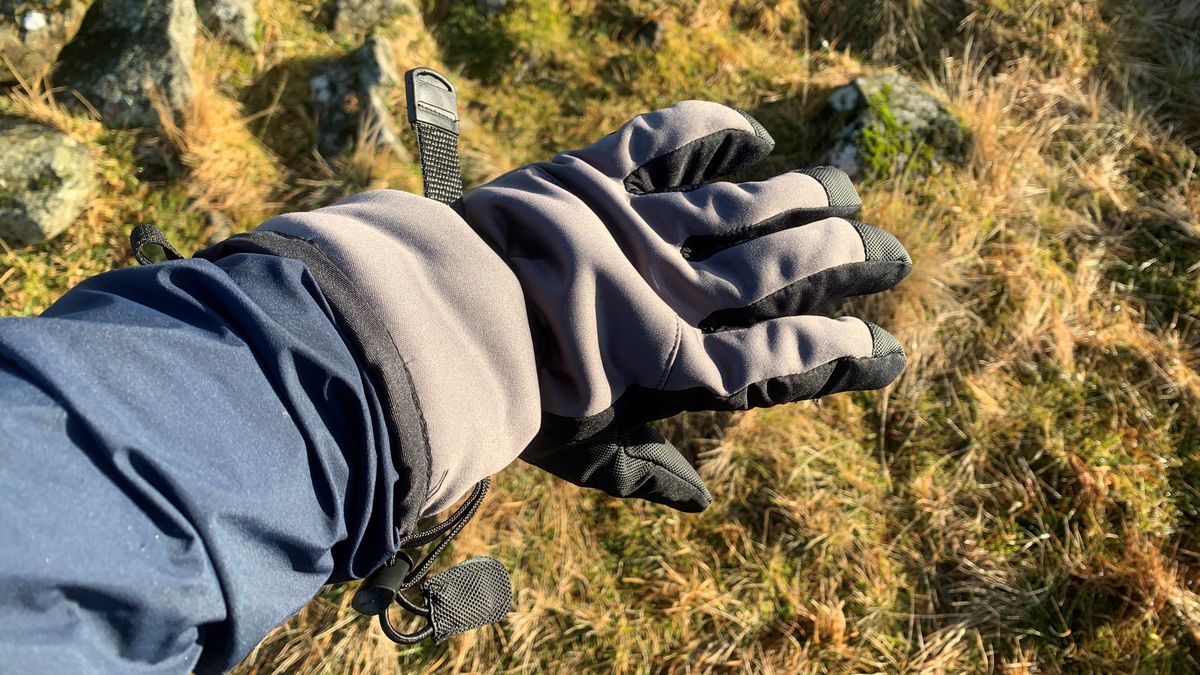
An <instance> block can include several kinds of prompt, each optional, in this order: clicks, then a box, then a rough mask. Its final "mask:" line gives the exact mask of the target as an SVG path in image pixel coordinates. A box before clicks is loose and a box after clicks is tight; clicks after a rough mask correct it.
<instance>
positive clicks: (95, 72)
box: [53, 0, 196, 127]
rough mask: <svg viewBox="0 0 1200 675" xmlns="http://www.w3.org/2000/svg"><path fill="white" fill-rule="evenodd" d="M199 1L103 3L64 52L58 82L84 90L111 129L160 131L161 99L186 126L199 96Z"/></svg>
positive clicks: (68, 89)
mask: <svg viewBox="0 0 1200 675" xmlns="http://www.w3.org/2000/svg"><path fill="white" fill-rule="evenodd" d="M195 49H196V8H195V5H194V3H193V0H97V2H96V3H95V4H94V5H92V8H91V9H90V10H88V13H87V16H86V17H84V19H83V26H82V27H81V28H80V29H79V34H78V35H77V36H76V37H75V39H74V40H72V41H71V42H70V44H68V45H67V46H66V47H64V48H63V51H62V54H61V55H60V56H59V62H58V66H57V67H56V68H55V70H54V75H53V79H54V84H55V86H57V87H62V88H64V89H65V91H64V92H63V93H62V94H61V95H60V96H61V98H62V100H63V101H64V102H65V103H67V104H70V105H73V104H75V103H76V98H75V96H74V95H72V91H74V92H77V93H78V94H79V95H80V96H82V97H83V98H84V99H85V100H87V101H88V103H90V104H91V105H92V106H93V107H94V108H95V109H96V110H97V111H98V112H99V113H100V117H101V119H102V120H103V121H104V123H105V124H107V125H109V126H111V127H157V126H159V123H160V122H159V115H158V112H157V111H156V110H155V108H154V105H153V100H154V97H155V96H157V97H159V98H160V99H161V101H162V102H163V103H164V104H165V105H166V109H167V111H168V112H170V114H172V115H173V116H174V117H175V121H176V122H177V123H180V122H182V118H183V113H184V111H185V110H186V109H187V106H188V103H189V102H190V100H191V96H192V55H193V54H194V53H195Z"/></svg>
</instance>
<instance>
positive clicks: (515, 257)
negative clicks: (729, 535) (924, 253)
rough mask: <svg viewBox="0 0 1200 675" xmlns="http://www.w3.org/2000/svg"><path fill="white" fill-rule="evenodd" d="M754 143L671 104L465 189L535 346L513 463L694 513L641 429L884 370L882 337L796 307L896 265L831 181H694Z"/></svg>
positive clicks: (741, 160) (685, 474)
mask: <svg viewBox="0 0 1200 675" xmlns="http://www.w3.org/2000/svg"><path fill="white" fill-rule="evenodd" d="M773 146H774V142H773V141H772V139H771V137H770V136H769V135H768V134H767V132H766V131H765V130H764V129H763V128H762V126H761V125H759V124H758V123H757V122H756V121H755V120H753V119H752V118H750V117H749V116H748V115H746V114H744V113H741V112H739V111H735V110H732V109H730V108H727V107H725V106H722V105H718V104H715V103H706V102H699V101H688V102H684V103H680V104H678V105H675V106H673V107H671V108H668V109H665V110H660V111H657V112H653V113H649V114H646V115H642V116H640V117H637V118H635V119H633V120H632V121H630V122H628V123H627V124H625V125H624V126H623V127H621V128H620V129H619V130H617V131H616V132H615V133H613V134H610V135H608V136H606V137H605V138H603V139H602V140H600V141H599V142H597V143H595V144H594V145H591V146H588V147H586V148H583V149H582V150H576V151H570V152H564V153H561V154H559V155H558V156H557V157H555V158H554V159H553V160H551V161H549V162H544V163H540V164H533V165H530V166H526V167H523V168H520V169H517V170H516V171H513V172H510V173H508V174H506V175H504V176H501V177H500V178H498V179H496V180H494V181H492V182H491V183H488V184H486V185H484V186H483V187H480V188H478V189H476V190H473V191H471V192H469V193H467V195H466V196H465V197H464V199H463V204H462V212H463V215H464V217H465V218H466V220H467V221H468V222H469V223H470V224H471V226H472V227H474V228H475V229H476V230H477V231H478V232H479V233H480V234H481V235H483V236H484V237H485V238H486V239H487V240H488V241H489V242H491V243H492V245H493V246H494V247H495V248H496V250H497V251H498V252H499V254H500V255H501V256H502V257H503V258H504V260H505V261H507V263H508V264H509V265H510V266H511V268H512V270H513V272H514V273H515V274H516V276H517V278H518V279H519V280H520V283H521V287H522V289H523V290H524V293H525V297H526V299H527V301H528V303H529V306H530V310H531V316H532V320H533V322H534V336H535V338H537V339H538V342H539V347H538V359H537V360H538V382H539V387H540V392H541V409H542V416H543V422H542V427H541V431H540V433H539V435H538V438H537V440H536V441H535V442H534V443H533V444H532V445H531V446H530V447H529V448H528V449H526V450H525V452H524V453H523V454H522V455H521V456H522V458H524V459H525V460H527V461H529V462H531V463H533V464H535V465H537V466H539V467H541V468H543V469H545V470H547V471H549V472H551V473H553V474H555V475H557V476H559V477H561V478H564V479H566V480H568V481H571V482H572V483H575V484H577V485H582V486H586V487H593V488H599V489H601V490H604V491H605V492H608V493H609V494H612V495H616V496H622V497H625V496H634V497H640V498H643V499H648V500H650V501H654V502H659V503H663V504H667V505H670V506H673V507H675V508H678V509H681V510H685V511H698V510H701V509H703V508H704V507H705V506H707V505H708V503H709V501H710V500H711V497H710V496H709V493H708V490H707V489H706V488H705V486H704V484H703V482H702V481H701V480H700V477H699V476H698V475H697V474H696V472H695V471H694V470H693V469H692V467H691V466H690V465H689V464H688V463H687V461H686V460H685V459H684V458H683V457H682V456H681V455H680V454H679V452H678V451H677V450H676V449H675V448H674V447H672V446H671V445H670V444H668V443H667V442H666V441H665V440H664V439H663V438H662V437H661V436H660V435H659V434H657V433H656V432H654V431H653V430H652V429H650V428H649V427H647V426H645V425H644V423H645V422H647V421H649V420H655V419H661V418H665V417H668V416H671V415H674V414H676V413H678V412H681V411H687V410H691V411H695V410H737V409H745V408H751V407H763V406H770V405H775V404H779V403H787V402H789V401H797V400H801V399H811V398H817V397H819V396H824V395H826V394H831V393H834V392H840V391H847V390H857V389H876V388H880V387H883V386H886V385H887V384H888V383H890V382H891V381H892V380H894V379H895V378H896V376H897V375H898V374H899V373H900V370H901V369H902V368H903V366H904V362H905V356H904V351H903V349H902V348H901V346H900V344H899V342H897V341H896V339H895V338H894V337H892V336H891V335H890V334H889V333H887V332H885V331H884V330H883V329H881V328H879V327H878V326H875V325H873V324H870V323H867V322H864V321H861V320H859V319H855V318H842V319H829V318H824V317H820V316H810V315H806V312H810V311H812V310H814V309H816V308H818V307H820V306H821V305H823V304H824V303H826V302H827V301H830V300H835V299H838V298H845V297H849V296H854V295H860V294H865V293H875V292H878V291H883V290H886V289H888V288H891V287H892V286H893V285H895V284H896V283H897V282H898V281H900V279H902V278H903V277H904V276H905V275H907V274H908V272H909V270H910V269H911V265H912V263H911V260H910V259H909V257H908V254H907V253H906V252H905V250H904V247H903V246H901V244H900V242H898V241H897V240H896V239H895V238H894V237H893V236H891V235H889V234H887V233H886V232H883V231H882V230H879V229H877V228H875V227H872V226H870V225H865V224H862V223H859V222H855V221H852V220H848V218H849V217H850V216H851V215H853V214H854V213H855V212H857V211H858V209H859V207H860V205H861V204H860V202H859V199H858V196H857V194H856V193H855V191H854V188H853V187H852V185H851V184H850V181H849V179H848V178H847V177H846V175H845V174H843V173H842V172H841V171H838V170H837V169H832V168H827V167H823V168H818V169H812V170H807V171H796V172H792V173H786V174H783V175H781V176H777V177H775V178H772V179H770V180H767V181H763V182H756V183H741V184H736V183H729V182H710V181H712V180H714V179H715V178H717V177H719V176H722V175H725V174H729V173H731V172H734V171H737V170H739V169H742V168H744V167H746V166H748V165H750V164H752V163H754V162H757V161H758V160H760V159H762V158H763V157H765V156H766V155H767V154H768V153H769V152H770V151H771V149H772V148H773Z"/></svg>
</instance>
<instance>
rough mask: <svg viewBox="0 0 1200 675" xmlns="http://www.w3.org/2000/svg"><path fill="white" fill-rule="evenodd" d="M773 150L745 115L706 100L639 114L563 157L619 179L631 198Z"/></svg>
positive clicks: (679, 186) (689, 182) (693, 182)
mask: <svg viewBox="0 0 1200 675" xmlns="http://www.w3.org/2000/svg"><path fill="white" fill-rule="evenodd" d="M774 148H775V141H774V139H772V138H771V135H770V134H769V133H767V130H766V129H764V128H763V126H762V125H761V124H759V123H758V121H757V120H755V119H754V118H753V117H751V116H750V115H749V114H747V113H745V112H742V111H740V110H735V109H733V108H730V107H727V106H724V105H721V104H719V103H712V102H710V101H683V102H681V103H677V104H675V105H673V106H671V107H670V108H664V109H662V110H656V111H654V112H652V113H647V114H644V115H639V116H638V117H635V118H633V119H632V120H630V121H629V122H626V123H625V124H624V125H623V126H622V127H621V128H620V129H618V130H617V131H616V132H614V133H612V134H610V135H608V136H606V137H605V138H603V139H601V140H600V141H598V142H596V143H594V144H592V145H590V146H588V147H586V148H583V149H581V150H576V151H573V152H569V153H566V154H567V155H568V156H574V157H577V158H579V159H581V160H583V161H585V162H587V163H588V164H591V165H592V166H595V167H596V168H598V169H600V170H601V171H603V172H604V173H606V174H607V175H609V176H611V177H613V178H616V179H619V180H621V181H622V183H623V185H624V188H625V190H627V191H628V192H630V193H631V194H649V193H654V192H661V191H680V190H688V189H691V188H695V187H699V186H701V185H703V184H705V183H707V182H709V181H711V180H713V179H716V178H718V177H720V176H724V175H727V174H730V173H733V172H735V171H738V170H739V169H743V168H745V167H747V166H750V165H751V164H754V163H755V162H757V161H759V160H761V159H763V158H764V157H766V156H767V155H768V154H769V153H770V152H771V150H773V149H774Z"/></svg>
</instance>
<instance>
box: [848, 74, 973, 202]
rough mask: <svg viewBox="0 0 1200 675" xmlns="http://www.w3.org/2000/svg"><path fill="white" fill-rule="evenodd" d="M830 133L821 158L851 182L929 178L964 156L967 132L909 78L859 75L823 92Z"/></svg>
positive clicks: (967, 141) (962, 159) (967, 146)
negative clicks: (831, 127) (901, 175)
mask: <svg viewBox="0 0 1200 675" xmlns="http://www.w3.org/2000/svg"><path fill="white" fill-rule="evenodd" d="M827 107H828V111H827V112H828V113H829V115H830V116H831V117H832V118H833V119H835V120H836V123H835V126H836V127H837V129H838V130H837V132H836V136H835V138H834V140H833V145H832V147H831V148H830V149H829V150H828V152H827V153H826V156H825V161H826V162H828V163H830V164H833V165H834V166H837V167H839V168H841V169H842V170H843V171H845V172H846V173H847V174H849V175H850V177H851V178H854V179H856V180H858V179H866V180H877V179H881V178H885V177H887V176H889V175H893V174H895V173H905V174H907V175H909V176H929V175H935V174H938V173H940V172H941V171H942V170H943V168H944V167H945V165H946V164H958V163H961V162H963V161H964V160H965V159H966V154H967V151H968V149H969V148H970V132H969V131H968V130H967V129H966V128H965V127H963V126H962V124H961V123H960V122H959V120H958V118H957V117H955V116H954V114H953V113H951V112H950V111H949V110H947V109H946V108H945V107H944V106H942V104H941V103H939V102H938V101H937V99H935V98H933V97H932V96H931V95H929V94H928V93H926V92H925V91H924V90H922V89H921V87H920V86H919V85H918V84H917V83H916V82H914V81H912V80H911V79H909V78H907V77H904V76H902V75H896V74H890V73H883V74H875V75H867V76H864V77H860V78H858V79H856V80H854V81H853V82H851V83H850V84H847V85H845V86H843V87H840V88H838V89H836V90H834V92H833V93H832V94H830V96H829V100H828V106H827Z"/></svg>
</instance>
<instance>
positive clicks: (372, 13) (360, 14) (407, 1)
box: [325, 0, 417, 35]
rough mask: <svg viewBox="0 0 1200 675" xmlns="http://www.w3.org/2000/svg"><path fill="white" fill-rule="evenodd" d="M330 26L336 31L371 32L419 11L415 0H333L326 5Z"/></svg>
mask: <svg viewBox="0 0 1200 675" xmlns="http://www.w3.org/2000/svg"><path fill="white" fill-rule="evenodd" d="M325 12H326V15H327V16H328V24H329V28H330V29H332V30H333V31H334V32H336V33H345V34H350V35H362V34H365V33H370V32H371V31H372V30H374V29H375V28H376V27H378V26H381V25H383V24H385V23H387V22H388V21H391V20H392V19H394V18H396V17H398V16H401V15H410V14H416V13H417V7H416V5H415V4H414V3H413V0H332V1H331V2H330V3H329V5H328V6H327V7H326V10H325Z"/></svg>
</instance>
